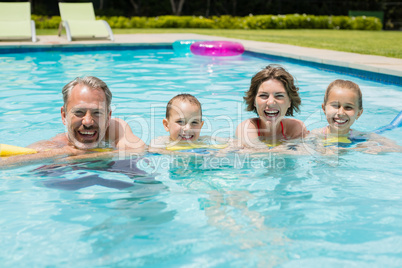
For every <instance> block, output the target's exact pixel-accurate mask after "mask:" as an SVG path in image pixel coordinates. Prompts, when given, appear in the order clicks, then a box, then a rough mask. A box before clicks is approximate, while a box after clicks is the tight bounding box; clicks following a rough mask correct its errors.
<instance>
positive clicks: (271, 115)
mask: <svg viewBox="0 0 402 268" xmlns="http://www.w3.org/2000/svg"><path fill="white" fill-rule="evenodd" d="M264 114H265V115H266V116H267V117H268V118H275V117H277V116H278V115H279V111H278V110H270V111H267V110H266V111H264Z"/></svg>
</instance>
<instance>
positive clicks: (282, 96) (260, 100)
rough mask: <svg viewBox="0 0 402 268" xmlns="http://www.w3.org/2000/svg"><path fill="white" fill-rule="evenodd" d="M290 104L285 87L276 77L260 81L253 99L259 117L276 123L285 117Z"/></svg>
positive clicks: (267, 121) (264, 120)
mask: <svg viewBox="0 0 402 268" xmlns="http://www.w3.org/2000/svg"><path fill="white" fill-rule="evenodd" d="M290 104H291V102H290V98H289V96H288V94H287V92H286V89H285V87H284V86H283V84H282V83H281V82H280V81H278V80H276V79H271V80H268V81H265V82H264V83H262V84H261V86H260V87H259V88H258V91H257V95H256V97H255V101H254V106H255V108H256V110H257V113H258V116H259V117H260V119H261V120H262V121H263V122H266V123H271V124H272V123H278V122H280V121H281V120H282V119H283V118H284V117H285V115H286V112H287V110H288V109H289V107H290Z"/></svg>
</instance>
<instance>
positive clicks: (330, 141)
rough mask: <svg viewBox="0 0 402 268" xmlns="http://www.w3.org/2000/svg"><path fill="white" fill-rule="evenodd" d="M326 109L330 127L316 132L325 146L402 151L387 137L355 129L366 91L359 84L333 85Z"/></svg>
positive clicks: (371, 150) (345, 82)
mask: <svg viewBox="0 0 402 268" xmlns="http://www.w3.org/2000/svg"><path fill="white" fill-rule="evenodd" d="M322 109H323V111H324V114H325V116H326V119H327V121H328V125H327V126H326V127H324V128H322V129H318V130H313V133H314V134H316V135H318V136H319V137H320V138H322V139H323V141H324V146H331V145H336V146H338V148H345V147H350V146H351V145H354V144H356V143H358V142H364V143H360V144H358V145H357V146H356V147H355V148H354V149H364V150H365V152H366V153H378V152H380V151H400V146H398V145H397V144H395V143H394V142H393V141H391V140H389V139H387V138H385V137H382V136H380V135H377V134H374V133H364V132H360V131H356V130H353V129H351V126H352V125H353V123H354V122H355V121H356V120H357V119H359V117H360V116H361V115H362V113H363V101H362V92H361V90H360V88H359V86H358V85H357V84H356V83H354V82H352V81H348V80H341V79H338V80H335V81H333V82H332V83H331V84H329V86H328V88H327V90H326V92H325V96H324V103H323V104H322ZM369 147H370V148H369Z"/></svg>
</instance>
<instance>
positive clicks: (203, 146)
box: [166, 144, 228, 151]
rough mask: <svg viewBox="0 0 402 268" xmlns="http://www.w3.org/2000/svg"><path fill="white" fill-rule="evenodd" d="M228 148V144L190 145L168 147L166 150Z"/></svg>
mask: <svg viewBox="0 0 402 268" xmlns="http://www.w3.org/2000/svg"><path fill="white" fill-rule="evenodd" d="M226 147H228V145H227V144H188V145H173V146H166V150H169V151H179V150H191V149H223V148H226Z"/></svg>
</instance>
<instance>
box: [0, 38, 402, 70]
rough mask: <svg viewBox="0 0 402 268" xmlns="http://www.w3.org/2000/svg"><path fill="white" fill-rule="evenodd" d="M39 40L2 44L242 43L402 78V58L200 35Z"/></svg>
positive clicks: (250, 48)
mask: <svg viewBox="0 0 402 268" xmlns="http://www.w3.org/2000/svg"><path fill="white" fill-rule="evenodd" d="M38 39H39V41H38V42H36V43H32V42H29V41H18V42H15V41H14V42H9V41H0V48H1V47H10V46H12V47H20V46H21V47H22V46H43V45H47V46H49V45H50V46H65V45H69V44H80V45H94V44H128V43H136V44H156V43H162V44H171V43H173V42H174V41H176V40H185V39H190V40H200V39H201V40H228V41H237V42H241V43H242V44H243V45H244V47H245V48H246V50H248V51H253V52H258V53H265V54H270V55H275V56H283V57H288V58H293V59H299V60H304V61H310V62H315V63H324V64H329V65H334V66H341V67H347V68H353V69H358V70H364V71H370V72H376V73H382V74H388V75H394V76H398V77H402V59H397V58H389V57H383V56H372V55H363V54H356V53H349V52H340V51H333V50H326V49H316V48H305V47H299V46H293V45H284V44H277V43H268V42H258V41H248V40H242V39H234V38H225V37H218V36H209V35H200V34H119V35H115V41H114V42H111V41H109V40H100V39H97V40H78V41H73V42H68V41H67V39H66V37H65V36H61V37H59V36H56V35H52V36H45V35H40V36H38Z"/></svg>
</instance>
